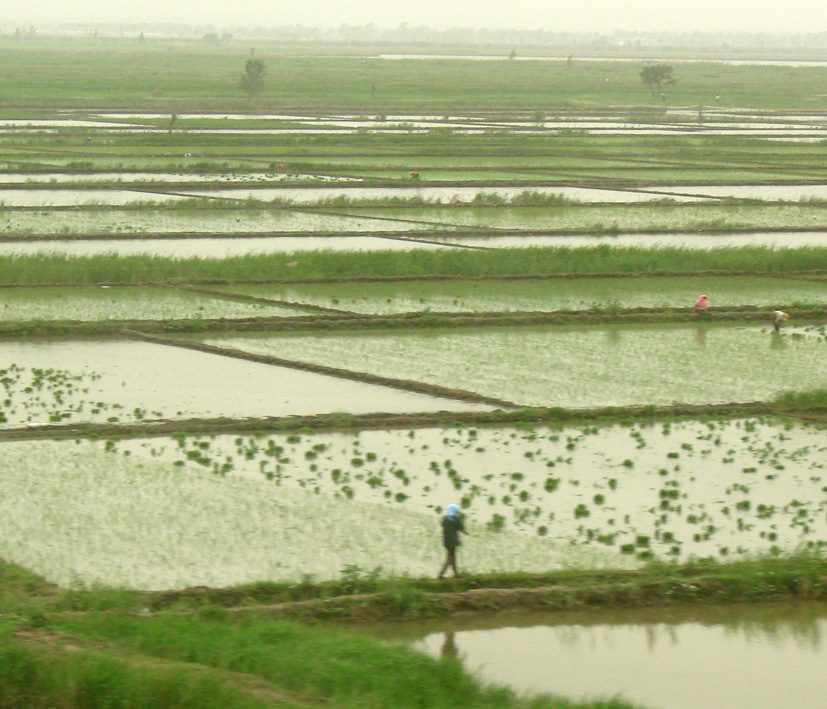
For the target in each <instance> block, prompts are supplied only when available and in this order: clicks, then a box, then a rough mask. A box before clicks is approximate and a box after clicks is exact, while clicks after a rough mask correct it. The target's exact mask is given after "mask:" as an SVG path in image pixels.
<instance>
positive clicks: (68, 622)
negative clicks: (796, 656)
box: [0, 556, 827, 709]
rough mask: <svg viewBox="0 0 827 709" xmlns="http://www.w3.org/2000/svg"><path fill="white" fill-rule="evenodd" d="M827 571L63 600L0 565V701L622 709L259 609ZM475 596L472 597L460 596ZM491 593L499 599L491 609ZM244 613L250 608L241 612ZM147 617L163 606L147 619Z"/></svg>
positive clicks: (810, 574) (661, 594)
mask: <svg viewBox="0 0 827 709" xmlns="http://www.w3.org/2000/svg"><path fill="white" fill-rule="evenodd" d="M826 573H827V564H826V563H825V561H824V560H823V559H821V558H819V557H817V556H799V557H790V558H779V559H775V558H764V559H756V560H752V561H743V562H737V563H732V564H718V563H715V562H704V563H699V564H688V565H684V566H677V565H671V564H667V565H652V566H649V567H647V568H646V569H643V570H640V571H632V572H628V571H627V572H582V571H580V572H575V571H572V572H565V571H563V572H556V573H554V574H548V575H527V574H511V575H497V576H487V577H468V578H464V579H457V580H452V581H448V582H441V583H440V582H435V581H431V580H425V579H387V578H381V577H380V576H379V575H378V573H376V572H365V571H362V570H359V569H347V570H345V572H343V575H342V578H341V579H340V580H338V581H334V582H330V583H326V584H312V583H309V582H304V583H301V584H293V585H288V584H256V585H252V586H246V587H239V588H235V589H192V590H188V591H180V592H168V593H155V594H147V593H138V592H132V591H126V590H123V591H117V590H91V591H62V590H59V589H57V588H55V587H53V586H51V585H49V584H47V583H46V582H44V581H43V580H42V579H39V578H38V577H36V576H34V575H33V574H30V573H28V572H26V571H25V570H23V569H20V568H18V567H15V566H13V565H9V564H4V563H0V611H1V612H2V620H0V706H3V707H30V706H61V707H111V706H129V707H157V706H164V707H185V706H186V707H193V706H197V707H213V706H216V707H218V706H221V707H229V708H231V709H233V708H235V707H260V706H302V705H307V704H311V703H319V702H324V703H329V704H330V705H331V706H336V707H390V708H393V707H423V708H425V707H427V708H429V709H430V708H432V707H454V706H458V705H462V706H473V707H491V708H492V709H493V708H498V707H502V708H515V709H517V708H523V707H525V708H526V709H528V708H529V707H532V708H534V709H545V708H548V709H555V708H556V709H565V708H569V709H575V708H576V707H580V709H601V708H602V709H623V708H624V707H630V705H629V704H627V703H625V702H622V701H619V700H608V701H604V702H586V703H573V702H568V701H566V700H562V699H557V698H553V697H536V698H531V699H527V698H519V697H516V696H515V695H514V694H513V693H511V692H510V691H508V690H505V689H500V688H493V687H485V686H482V685H480V684H479V683H478V682H477V681H476V680H474V679H473V678H471V677H470V676H469V675H468V674H466V673H465V672H464V671H463V670H462V669H461V667H460V665H459V664H458V663H457V662H455V661H451V660H448V661H446V660H442V661H438V660H434V659H431V658H428V657H425V656H423V655H420V654H418V653H415V652H412V651H410V650H408V649H407V648H403V647H391V646H386V645H383V644H381V643H379V642H377V641H375V640H372V639H368V638H362V637H356V636H354V635H352V634H347V633H344V632H342V631H339V630H337V629H335V628H331V627H322V626H317V625H313V626H309V625H306V624H300V623H297V622H295V621H291V620H284V619H281V620H280V619H276V618H274V617H272V616H273V608H274V607H273V606H267V607H265V605H264V604H273V603H285V602H287V601H296V600H298V599H300V600H301V601H302V604H295V603H294V604H293V606H294V607H295V606H297V605H301V607H302V608H303V613H304V617H305V619H310V618H314V617H315V618H321V617H324V616H325V613H324V612H318V613H315V615H314V612H313V607H314V602H316V601H318V603H316V607H318V608H322V607H329V606H330V605H331V604H333V605H335V603H336V602H337V599H338V602H344V600H345V599H350V600H351V601H352V602H353V604H352V605H351V607H350V610H351V613H350V615H347V614H345V615H344V616H343V617H344V618H346V619H349V620H353V619H360V618H364V617H371V616H370V613H367V612H366V609H367V610H369V609H370V607H371V606H372V607H373V608H374V609H377V608H383V609H384V612H385V615H386V616H387V615H388V614H390V615H393V616H395V617H407V616H414V617H416V616H421V615H434V614H439V613H443V614H444V613H445V612H456V611H457V610H462V609H463V608H462V606H457V605H456V604H454V605H451V603H448V602H447V601H450V600H456V599H462V598H466V599H479V598H484V600H483V601H482V603H483V605H481V606H479V607H477V608H476V610H484V611H486V612H492V611H496V610H499V609H502V608H504V607H507V604H508V603H509V602H511V603H512V605H514V604H516V605H518V606H520V607H531V606H530V603H531V600H532V599H534V601H536V600H537V599H541V600H542V603H540V604H539V605H535V606H534V607H543V608H554V607H561V608H574V607H580V608H588V607H600V606H601V605H603V606H605V605H611V606H618V605H627V606H628V605H668V604H670V603H675V602H680V603H684V602H692V601H694V602H698V601H713V602H716V603H720V602H722V601H747V600H764V601H765V600H770V599H776V598H777V599H785V600H790V599H794V598H806V599H811V598H821V597H823V596H824V594H825V593H827V575H825V574H826ZM470 590H474V591H475V593H473V594H464V593H463V592H464V591H470ZM485 590H488V591H490V594H489V596H488V597H487V599H485V594H484V593H481V592H483V591H485ZM543 594H556V597H557V598H558V599H560V603H559V604H558V605H557V606H555V605H553V604H550V603H548V602H547V599H548V598H551V596H549V595H546V596H543ZM493 599H500V600H499V602H496V601H495V600H493ZM357 601H358V604H357V603H356V602H357ZM443 601H445V602H443ZM476 602H479V601H476ZM469 603H471V601H469ZM238 605H241V606H242V607H243V608H246V609H247V610H248V611H251V612H239V610H238V609H237V608H234V607H236V606H238ZM152 607H155V608H165V609H166V610H164V611H163V612H161V613H157V612H148V610H149V608H152ZM467 609H468V608H465V610H467ZM67 610H69V611H71V612H69V613H67V612H66V611H67ZM354 610H356V611H358V612H354ZM78 611H80V612H78ZM193 611H194V612H193Z"/></svg>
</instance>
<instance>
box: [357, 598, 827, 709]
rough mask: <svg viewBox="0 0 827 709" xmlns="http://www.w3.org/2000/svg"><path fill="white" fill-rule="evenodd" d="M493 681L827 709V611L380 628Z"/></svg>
mask: <svg viewBox="0 0 827 709" xmlns="http://www.w3.org/2000/svg"><path fill="white" fill-rule="evenodd" d="M369 632H370V633H371V634H375V635H379V636H380V637H383V638H388V639H394V640H403V641H405V642H407V643H411V644H413V646H414V647H416V648H418V649H420V650H422V651H423V652H426V653H428V654H429V655H432V656H433V657H446V658H447V657H451V658H457V659H459V661H460V662H462V663H463V665H465V667H466V668H467V669H468V670H469V671H471V672H473V673H475V674H477V675H478V676H480V677H481V678H482V679H483V680H487V681H491V682H496V683H497V684H505V685H508V686H510V687H512V688H514V689H515V690H517V691H520V692H529V693H538V692H549V693H553V694H558V695H562V696H564V697H567V698H570V699H585V698H591V697H595V696H601V697H612V696H616V695H620V697H622V698H623V699H625V700H627V701H630V702H634V703H635V704H636V705H640V706H642V707H647V708H648V709H699V707H710V708H712V707H714V709H745V708H746V707H756V708H757V707H761V709H790V708H791V707H795V708H796V709H821V708H823V707H824V706H825V693H826V692H827V680H825V677H824V664H825V661H827V604H825V603H803V602H802V603H777V604H757V605H743V606H712V607H706V606H704V607H678V608H668V609H663V608H660V609H621V610H605V611H590V612H581V613H557V614H546V615H539V614H535V615H514V616H512V615H499V616H492V617H483V618H474V619H466V620H444V621H431V622H427V623H405V624H400V625H397V626H385V627H374V628H370V629H369Z"/></svg>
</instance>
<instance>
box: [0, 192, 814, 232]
mask: <svg viewBox="0 0 827 709" xmlns="http://www.w3.org/2000/svg"><path fill="white" fill-rule="evenodd" d="M217 202H218V200H217ZM225 206H226V204H225ZM305 209H306V210H307V211H291V210H290V209H278V208H275V207H266V206H261V207H248V208H244V209H241V208H238V209H235V208H204V209H173V208H171V206H167V207H166V208H161V209H151V208H149V207H147V208H144V209H140V208H135V209H125V208H120V209H119V208H117V207H113V208H111V209H75V210H52V209H49V208H48V207H44V208H43V209H40V210H38V209H32V210H5V211H3V213H2V214H0V229H2V231H3V233H5V234H7V235H32V234H57V235H61V234H66V235H70V234H97V233H111V234H117V233H124V234H135V233H138V234H140V233H157V232H179V233H181V232H189V233H198V232H201V233H233V232H242V233H247V232H270V233H272V232H309V231H310V232H325V231H330V232H341V231H353V230H362V231H365V232H370V231H384V230H389V229H393V230H398V231H410V230H417V229H418V230H423V229H427V230H430V231H433V230H434V229H435V228H445V229H449V228H451V227H458V228H464V229H469V228H478V229H492V230H506V231H508V230H514V231H526V230H531V231H541V232H542V231H547V232H556V233H560V232H575V233H577V232H584V231H597V232H601V231H602V232H605V231H611V232H617V233H623V232H629V231H637V230H645V231H650V232H651V231H658V230H663V231H681V230H685V231H692V230H705V231H708V230H712V229H714V230H717V231H726V230H728V229H742V228H750V229H769V228H773V229H776V228H788V229H791V230H800V229H813V230H820V229H822V228H824V226H825V224H827V219H825V212H824V209H822V208H821V207H818V206H814V205H808V204H704V205H694V204H683V205H681V204H675V205H646V204H626V205H623V204H618V205H616V206H612V205H597V204H592V205H589V204H584V205H571V206H553V207H550V206H543V207H513V206H498V207H468V206H442V207H381V208H380V207H344V208H333V207H324V208H321V209H320V210H318V211H317V212H314V211H312V210H313V208H310V207H308V208H305Z"/></svg>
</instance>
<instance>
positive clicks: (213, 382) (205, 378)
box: [0, 339, 488, 424]
mask: <svg viewBox="0 0 827 709" xmlns="http://www.w3.org/2000/svg"><path fill="white" fill-rule="evenodd" d="M23 363H25V366H22V367H21V365H22V364H23ZM0 369H4V370H7V377H8V378H7V379H4V380H3V381H2V382H1V383H2V385H3V387H4V388H5V396H4V400H3V405H2V409H0V411H2V415H3V418H4V419H5V422H6V423H9V424H32V423H44V422H61V421H65V422H79V421H127V422H128V421H136V420H142V419H158V418H194V417H219V416H227V417H236V418H244V417H248V416H288V415H293V414H295V415H301V414H316V413H333V412H349V413H368V412H400V413H401V412H417V411H443V410H445V411H457V410H482V409H485V408H488V407H484V406H482V405H479V404H470V403H467V402H458V401H453V400H450V399H443V398H437V397H431V396H427V395H425V394H416V393H412V392H407V391H401V390H397V389H391V388H388V387H383V386H377V385H372V384H363V383H360V382H355V381H350V380H347V379H339V378H336V377H329V376H324V375H321V374H314V373H311V372H303V371H299V370H294V369H286V368H283V367H275V366H271V365H268V364H260V363H256V362H249V361H245V360H239V359H234V358H229V357H221V356H218V355H212V354H206V353H203V352H195V351H192V350H184V349H179V348H175V347H166V346H163V345H157V344H151V343H147V342H141V341H130V340H93V339H88V340H54V341H43V340H18V341H5V342H0Z"/></svg>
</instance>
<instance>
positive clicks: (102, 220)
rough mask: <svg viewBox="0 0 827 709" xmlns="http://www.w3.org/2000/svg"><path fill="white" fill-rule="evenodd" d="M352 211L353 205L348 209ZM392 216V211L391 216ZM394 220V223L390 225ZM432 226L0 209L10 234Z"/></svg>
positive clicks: (299, 215)
mask: <svg viewBox="0 0 827 709" xmlns="http://www.w3.org/2000/svg"><path fill="white" fill-rule="evenodd" d="M348 211H349V210H348ZM389 216H391V217H392V216H394V215H389ZM389 224H391V225H392V226H389ZM426 226H427V228H428V229H430V230H433V229H434V226H433V225H425V226H422V225H419V224H418V223H416V222H415V221H414V222H412V223H406V222H397V221H391V222H388V221H386V220H384V219H374V218H365V217H350V216H341V215H338V214H334V213H329V212H327V213H324V214H315V213H311V212H294V211H290V210H284V209H277V208H264V207H262V208H255V209H218V208H213V209H210V208H204V209H150V208H146V209H123V208H120V209H119V208H117V207H112V208H111V209H85V210H84V209H76V210H51V209H48V208H44V209H42V210H31V211H14V210H3V211H2V212H0V231H1V232H2V233H3V234H5V235H6V236H18V237H29V236H33V235H34V236H36V235H51V236H66V237H69V236H72V235H77V234H80V235H87V234H93V235H94V234H106V235H109V236H112V237H117V236H118V235H133V234H137V235H140V234H156V233H163V234H167V233H168V234H235V233H242V234H248V233H253V234H255V233H258V234H262V235H266V234H272V233H274V232H277V233H285V232H296V233H297V234H300V233H301V232H314V233H323V232H329V233H333V234H335V233H337V232H342V231H346V232H351V231H354V230H359V231H364V232H371V231H386V230H388V229H393V230H398V231H407V230H412V229H417V228H419V229H423V228H426Z"/></svg>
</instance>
